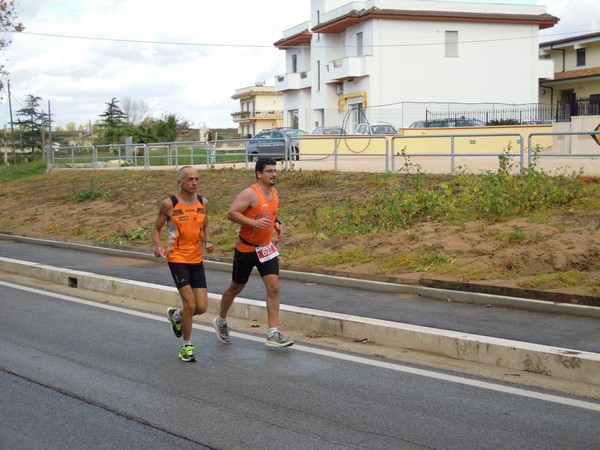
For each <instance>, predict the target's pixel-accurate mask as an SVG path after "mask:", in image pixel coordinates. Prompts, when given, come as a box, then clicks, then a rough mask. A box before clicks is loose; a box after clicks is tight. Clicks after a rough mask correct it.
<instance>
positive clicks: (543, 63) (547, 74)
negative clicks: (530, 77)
mask: <svg viewBox="0 0 600 450" xmlns="http://www.w3.org/2000/svg"><path fill="white" fill-rule="evenodd" d="M538 67H539V75H538V78H540V79H549V80H551V79H553V78H554V61H552V60H551V59H540V60H538Z"/></svg>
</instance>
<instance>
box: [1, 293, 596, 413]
mask: <svg viewBox="0 0 600 450" xmlns="http://www.w3.org/2000/svg"><path fill="white" fill-rule="evenodd" d="M0 285H3V286H7V287H10V288H13V289H19V290H22V291H26V292H32V293H35V294H41V295H44V296H46V297H54V298H59V299H61V300H66V301H69V302H73V303H79V304H82V305H87V306H93V307H95V308H101V309H108V310H110V311H116V312H119V313H122V314H129V315H132V316H137V317H143V318H145V319H150V320H156V321H160V322H164V321H167V319H166V318H165V317H164V316H158V315H156V314H150V313H145V312H141V311H134V310H130V309H127V308H124V307H120V306H113V305H107V304H104V303H98V302H95V301H90V300H83V299H80V298H77V297H72V296H70V295H63V294H58V293H54V292H45V291H42V290H40V289H36V288H31V287H28V286H22V285H19V284H13V283H8V282H5V281H0ZM193 327H194V328H195V329H197V330H203V331H208V332H211V333H214V328H213V327H212V326H209V325H200V324H198V323H194V324H193ZM231 336H233V337H236V338H239V339H246V340H248V341H254V342H264V338H263V337H259V336H253V335H250V334H244V333H239V332H232V333H231ZM292 348H293V349H294V350H296V351H301V352H305V353H312V354H315V355H319V356H326V357H328V358H336V359H340V360H344V361H349V362H354V363H358V364H365V365H369V366H374V367H381V368H384V369H388V370H394V371H397V372H403V373H409V374H413V375H418V376H422V377H427V378H432V379H436V380H441V381H447V382H450V383H457V384H464V385H467V386H472V387H477V388H481V389H489V390H492V391H497V392H503V393H507V394H513V395H518V396H520V397H528V398H534V399H537V400H543V401H547V402H552V403H558V404H561V405H567V406H573V407H576V408H581V409H589V410H592V411H600V403H593V402H588V401H584V400H577V399H572V398H568V397H561V396H558V395H553V394H545V393H542V392H536V391H531V390H527V389H523V388H516V387H511V386H504V385H502V384H497V383H491V382H487V381H480V380H473V379H469V378H464V377H460V376H456V375H448V374H444V373H438V372H434V371H431V370H425V369H419V368H415V367H409V366H403V365H401V364H399V363H389V362H385V361H378V360H374V359H369V358H363V357H361V356H355V355H348V354H344V353H338V352H334V351H331V350H324V349H321V348H313V347H308V346H305V345H299V344H294V346H293V347H292Z"/></svg>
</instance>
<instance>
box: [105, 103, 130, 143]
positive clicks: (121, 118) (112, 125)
mask: <svg viewBox="0 0 600 450" xmlns="http://www.w3.org/2000/svg"><path fill="white" fill-rule="evenodd" d="M118 103H119V100H117V99H116V98H114V97H113V99H112V100H111V101H110V102H106V103H105V104H106V105H107V108H106V111H104V112H103V113H102V114H100V118H101V120H100V123H99V124H98V126H99V127H100V128H103V129H104V138H105V140H106V142H107V143H109V144H115V143H118V142H119V139H120V138H121V136H123V134H124V133H123V131H124V130H123V127H124V125H125V124H126V119H127V116H126V115H125V113H124V112H123V111H121V109H120V108H119V106H118Z"/></svg>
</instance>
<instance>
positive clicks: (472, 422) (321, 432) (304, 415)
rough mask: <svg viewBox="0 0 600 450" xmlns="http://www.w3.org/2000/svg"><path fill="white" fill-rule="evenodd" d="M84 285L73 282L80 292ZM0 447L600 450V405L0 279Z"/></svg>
mask: <svg viewBox="0 0 600 450" xmlns="http://www.w3.org/2000/svg"><path fill="white" fill-rule="evenodd" d="M74 292H75V293H77V291H74ZM0 306H1V307H2V310H3V312H4V314H2V315H0V366H1V371H0V378H1V380H0V448H6V449H56V448H61V449H71V448H73V449H75V448H77V449H102V448H129V449H138V448H139V449H142V448H143V449H154V448H157V449H158V448H160V449H170V448H178V449H181V448H220V449H282V448H286V449H342V448H343V449H351V448H352V449H353V448H368V449H386V448H389V449H399V448H402V449H405V448H407V449H409V448H444V449H480V448H496V449H503V448H527V449H565V448H577V449H597V448H598V443H599V442H600V428H598V426H597V424H598V420H599V419H600V403H598V402H590V401H583V400H580V399H576V398H572V397H569V396H563V395H555V394H553V393H552V392H547V391H544V390H541V389H527V388H518V387H515V386H512V385H507V384H501V383H489V382H486V381H485V380H481V379H477V378H474V377H466V376H457V375H455V374H450V373H446V372H443V371H436V370H430V369H423V368H420V367H415V366H411V365H408V364H398V363H393V362H388V361H381V360H379V359H377V358H365V357H358V356H356V355H352V354H348V353H344V352H335V351H325V350H321V349H319V348H316V347H309V346H305V345H295V346H294V347H291V348H289V349H268V348H267V347H265V346H264V337H262V336H260V337H257V336H255V335H251V334H240V333H238V334H236V339H235V342H234V344H232V345H230V346H226V345H223V344H221V343H220V342H219V341H218V340H217V339H216V337H215V335H214V331H213V330H212V329H211V328H209V327H206V326H200V325H198V324H196V325H195V330H194V336H195V338H194V340H195V342H196V347H197V357H198V362H197V363H195V364H186V363H182V362H180V361H179V360H178V359H177V356H176V354H177V346H178V344H179V341H178V340H177V339H175V338H174V337H173V336H172V335H171V332H170V327H169V324H168V322H167V320H166V318H165V317H164V316H162V315H155V314H150V313H144V312H140V311H135V310H130V309H126V308H119V307H115V306H112V305H106V304H102V303H98V302H90V301H85V300H80V299H78V298H77V297H75V296H72V295H64V294H51V293H48V294H46V293H44V292H42V291H41V290H39V289H37V288H36V287H35V286H30V287H23V286H20V285H15V284H10V283H6V282H0Z"/></svg>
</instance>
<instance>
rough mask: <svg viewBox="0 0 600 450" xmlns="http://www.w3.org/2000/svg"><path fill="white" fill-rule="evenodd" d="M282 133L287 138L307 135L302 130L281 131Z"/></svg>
mask: <svg viewBox="0 0 600 450" xmlns="http://www.w3.org/2000/svg"><path fill="white" fill-rule="evenodd" d="M282 131H283V132H284V133H285V135H286V136H287V137H288V138H294V137H298V136H301V135H303V134H308V133H307V132H306V131H304V130H295V129H293V130H282Z"/></svg>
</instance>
